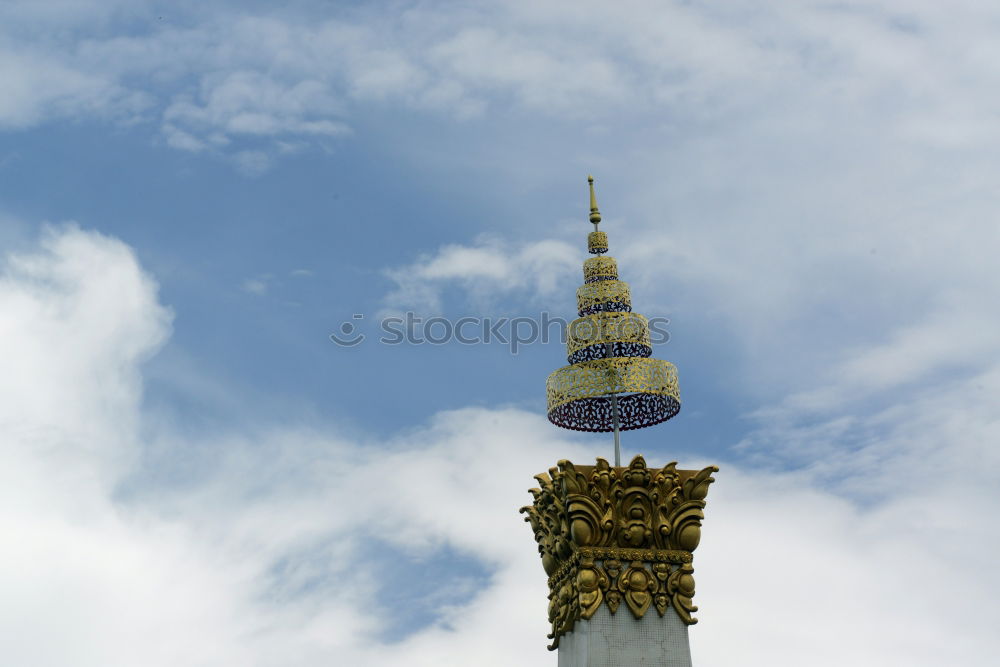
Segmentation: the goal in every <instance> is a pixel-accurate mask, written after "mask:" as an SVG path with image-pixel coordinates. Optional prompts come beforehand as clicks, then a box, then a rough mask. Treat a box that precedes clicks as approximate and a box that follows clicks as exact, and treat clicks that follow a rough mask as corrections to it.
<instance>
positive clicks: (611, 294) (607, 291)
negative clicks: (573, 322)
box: [576, 280, 632, 317]
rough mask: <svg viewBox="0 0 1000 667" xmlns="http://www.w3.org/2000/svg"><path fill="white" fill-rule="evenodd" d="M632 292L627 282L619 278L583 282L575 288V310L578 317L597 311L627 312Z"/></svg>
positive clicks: (630, 306)
mask: <svg viewBox="0 0 1000 667" xmlns="http://www.w3.org/2000/svg"><path fill="white" fill-rule="evenodd" d="M631 310H632V294H631V291H630V290H629V287H628V283H625V282H622V281H620V280H599V281H597V282H593V283H584V284H583V285H580V287H579V288H577V290H576V311H577V313H578V314H579V315H580V317H585V316H586V315H591V314H593V313H598V312H629V311H631Z"/></svg>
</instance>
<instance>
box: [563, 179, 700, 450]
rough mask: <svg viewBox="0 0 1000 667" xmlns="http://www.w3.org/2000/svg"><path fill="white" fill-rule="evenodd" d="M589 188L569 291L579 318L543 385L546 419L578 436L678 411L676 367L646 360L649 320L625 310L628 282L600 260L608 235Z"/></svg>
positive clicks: (648, 422)
mask: <svg viewBox="0 0 1000 667" xmlns="http://www.w3.org/2000/svg"><path fill="white" fill-rule="evenodd" d="M587 180H588V182H589V183H590V222H592V223H593V224H594V231H593V232H591V233H590V235H589V236H588V237H587V245H588V248H589V250H590V252H591V254H593V255H595V256H594V257H591V258H590V259H588V260H586V261H585V262H584V263H583V285H582V286H580V288H579V289H578V290H577V291H576V304H577V311H578V313H579V315H580V318H579V319H577V320H574V321H573V322H572V324H570V326H569V331H568V335H567V342H566V353H567V357H566V360H567V361H568V362H569V366H563V367H562V368H560V369H559V370H557V371H555V372H553V373H552V374H551V375H549V378H548V381H547V382H546V393H547V394H548V416H549V421H551V422H552V423H553V424H555V425H556V426H562V427H563V428H570V429H575V430H578V431H601V432H606V431H615V433H616V434H617V432H618V430H619V429H620V430H623V431H625V430H629V429H636V428H643V427H645V426H652V425H654V424H659V423H660V422H664V421H666V420H668V419H670V418H671V417H673V416H674V415H676V414H677V412H678V411H679V410H680V409H681V403H680V390H679V388H678V385H677V369H676V368H675V367H674V365H673V364H671V363H670V362H667V361H661V360H659V359H653V358H651V357H650V355H651V354H652V353H653V349H652V347H651V346H650V340H649V323H648V321H647V320H646V318H645V317H643V316H642V315H640V314H638V313H633V312H632V299H631V295H630V293H629V286H628V283H624V282H622V281H620V280H618V265H617V263H616V262H615V260H614V258H613V257H607V256H605V254H604V253H606V252H607V251H608V236H607V234H605V233H604V232H602V231H600V230H599V229H598V226H599V224H600V222H601V213H600V211H599V210H598V209H597V199H596V197H595V196H594V179H593V177H588V178H587Z"/></svg>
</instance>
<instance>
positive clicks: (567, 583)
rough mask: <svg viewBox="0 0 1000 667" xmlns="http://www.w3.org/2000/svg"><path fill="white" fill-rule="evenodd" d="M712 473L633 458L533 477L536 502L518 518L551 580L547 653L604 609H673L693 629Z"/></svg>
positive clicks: (566, 465) (564, 465)
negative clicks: (696, 559)
mask: <svg viewBox="0 0 1000 667" xmlns="http://www.w3.org/2000/svg"><path fill="white" fill-rule="evenodd" d="M717 471H718V468H716V467H715V466H710V467H708V468H705V469H703V470H698V471H696V470H678V469H677V467H676V463H670V464H669V465H667V466H665V467H663V468H659V469H655V468H647V466H646V462H645V460H644V459H643V458H642V457H641V456H637V457H635V458H634V459H632V462H631V463H630V464H629V465H628V466H626V467H612V466H610V465H609V464H608V462H607V461H606V460H604V459H601V458H599V459H597V464H596V465H593V466H575V465H573V463H571V462H570V461H565V460H564V461H560V462H559V465H558V466H557V467H555V468H551V469H549V472H548V474H545V473H543V474H541V475H537V476H536V477H535V479H537V480H538V482H539V488H535V489H531V493H532V496H533V497H534V503H533V504H532V505H529V506H527V507H523V508H521V512H523V513H524V514H526V515H527V516H526V518H525V520H526V521H528V522H529V523H530V524H531V527H532V530H533V531H534V534H535V540H536V542H537V543H538V551H539V554H540V555H541V557H542V566H543V567H544V569H545V572H546V574H548V575H549V622H550V623H551V625H552V632H551V633H550V634H549V638H550V639H552V640H553V642H552V644H551V645H550V646H549V648H550V649H555V648H556V647H558V645H559V638H560V637H561V636H562V635H563V634H565V633H566V632H569V631H571V630H572V629H573V627H574V625H575V623H576V622H577V621H578V620H580V619H589V618H591V617H592V616H593V614H594V613H595V612H596V611H597V609H598V608H600V606H601V604H607V606H608V610H609V611H610V612H611V613H612V614H613V613H615V612H616V611H617V610H618V608H619V605H620V604H621V602H623V601H624V602H625V605H626V606H627V607H628V608H629V610H630V611H631V612H632V614H633V615H634V616H635V617H636V618H642V617H643V616H644V615H645V613H646V612H647V610H648V609H649V607H650V606H653V607H654V608H655V609H656V611H657V613H658V614H659V615H661V616H662V615H663V614H665V613H666V611H667V609H668V607H673V609H674V610H675V611H676V612H677V614H678V616H679V617H680V618H681V620H682V621H683V622H684V623H687V624H693V623H696V622H697V621H696V619H695V618H693V616H692V613H693V612H695V611H697V607H696V606H695V605H694V603H693V601H692V598H693V597H694V590H695V587H694V576H693V575H694V568H693V567H692V565H691V561H692V554H691V552H692V551H693V550H694V549H695V548H696V547H697V546H698V542H699V541H700V537H701V521H702V520H703V519H704V512H703V510H704V508H705V497H706V496H707V494H708V487H709V485H710V484H712V482H714V481H715V480H714V478H713V477H712V474H713V473H715V472H717ZM623 563H628V566H627V567H625V566H623V565H622V564H623Z"/></svg>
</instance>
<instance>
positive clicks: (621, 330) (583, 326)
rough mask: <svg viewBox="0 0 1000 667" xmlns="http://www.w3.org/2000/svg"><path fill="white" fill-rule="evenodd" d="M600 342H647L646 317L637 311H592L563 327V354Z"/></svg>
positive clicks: (571, 353) (647, 323) (648, 343)
mask: <svg viewBox="0 0 1000 667" xmlns="http://www.w3.org/2000/svg"><path fill="white" fill-rule="evenodd" d="M600 343H638V344H640V345H647V346H648V345H651V343H650V342H649V320H647V319H646V318H645V316H643V315H640V314H639V313H626V312H610V313H594V314H593V315H587V316H586V317H581V318H578V319H575V320H573V321H572V322H570V323H569V327H567V331H566V354H567V355H568V356H572V355H573V353H574V352H576V351H578V350H582V349H583V348H585V347H590V346H591V345H597V344H600Z"/></svg>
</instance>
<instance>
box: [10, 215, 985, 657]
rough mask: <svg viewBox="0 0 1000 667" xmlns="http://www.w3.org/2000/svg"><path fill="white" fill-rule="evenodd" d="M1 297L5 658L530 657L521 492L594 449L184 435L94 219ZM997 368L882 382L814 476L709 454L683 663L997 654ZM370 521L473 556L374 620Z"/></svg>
mask: <svg viewBox="0 0 1000 667" xmlns="http://www.w3.org/2000/svg"><path fill="white" fill-rule="evenodd" d="M0 304H2V306H3V307H2V308H0V313H3V316H2V319H0V337H2V340H0V344H2V349H3V351H4V352H3V355H0V363H2V364H3V365H4V368H3V370H4V372H3V373H2V374H0V378H2V381H0V392H2V394H0V397H2V399H3V400H0V423H2V425H3V432H4V434H5V438H7V440H6V445H5V447H4V448H2V449H0V476H2V480H0V481H2V484H0V501H2V502H0V523H2V527H3V531H2V534H3V535H4V536H5V537H4V538H3V545H2V546H3V548H2V549H0V592H2V595H0V599H2V600H3V604H0V622H2V624H3V626H4V627H5V628H8V629H9V630H11V631H10V632H7V633H5V638H4V640H3V646H2V649H0V650H2V651H3V654H4V656H5V659H6V660H8V661H10V662H11V663H13V664H33V665H63V664H68V663H72V664H74V665H81V666H84V667H85V666H87V665H101V666H102V667H107V666H109V665H133V664H143V665H150V666H152V667H155V665H160V664H162V665H168V664H170V665H176V664H213V665H225V664H233V665H283V666H285V665H311V664H327V663H329V661H330V659H331V657H332V656H336V659H337V660H339V661H340V662H343V663H344V664H364V665H373V666H378V665H386V666H389V665H399V664H407V665H417V666H419V665H425V664H426V665H456V666H458V665H465V664H468V662H469V660H470V656H476V658H475V659H476V661H477V664H484V665H493V664H495V665H510V664H523V665H545V664H551V662H552V660H553V659H554V658H553V656H551V655H550V654H548V653H547V652H546V651H545V650H544V643H545V639H544V633H545V606H546V600H545V591H544V575H543V572H542V570H541V566H540V564H539V563H538V562H537V555H536V553H535V549H534V544H533V540H532V538H531V536H530V531H529V529H528V527H527V526H526V525H525V524H523V523H522V521H521V518H520V517H519V516H518V515H517V513H516V509H517V507H519V506H520V505H521V504H524V503H526V502H528V500H529V498H530V497H529V496H528V494H527V493H526V489H527V488H528V487H529V486H532V485H533V482H532V480H531V475H532V474H534V473H536V472H540V471H542V470H544V469H546V468H547V467H549V466H550V465H552V464H553V463H554V462H555V461H556V460H557V459H558V458H562V457H567V458H571V459H576V460H578V461H582V460H587V459H589V458H591V457H592V456H593V455H594V452H595V450H594V448H593V447H584V446H582V445H580V444H578V442H579V441H578V440H576V439H575V438H574V439H569V438H568V436H567V437H561V436H560V433H558V432H556V431H554V430H553V429H552V428H551V427H550V426H549V425H548V424H546V423H545V422H544V420H543V419H542V418H541V417H540V416H538V415H534V414H530V413H525V412H521V411H518V410H489V409H480V408H476V409H466V410H459V411H454V412H447V413H442V414H439V415H437V416H435V417H434V418H433V419H431V420H430V422H429V423H428V424H427V425H426V426H424V427H422V428H420V429H417V430H415V431H411V432H409V433H407V434H406V435H403V436H400V437H398V438H396V439H393V440H391V441H388V442H384V443H375V442H367V443H363V444H362V443H356V442H351V441H349V440H346V439H344V438H342V437H340V436H338V435H337V434H336V433H335V432H330V431H329V430H326V431H317V430H313V429H308V428H304V427H302V426H298V425H295V424H277V425H275V426H274V428H273V429H272V430H270V431H269V432H262V433H258V434H256V435H255V436H253V437H252V438H249V439H247V438H245V437H243V436H236V435H232V436H226V435H218V436H215V437H214V438H213V439H212V440H211V441H204V442H191V441H189V440H187V439H185V438H181V437H179V436H177V435H175V434H174V433H173V432H171V431H170V430H169V429H168V428H165V427H164V426H163V425H162V424H161V423H156V422H152V421H149V422H144V416H143V412H142V408H141V401H140V397H141V383H140V372H141V371H140V364H141V362H142V360H143V359H145V358H146V357H147V356H148V355H149V354H150V353H152V352H153V351H154V350H155V349H156V348H157V347H158V346H159V345H161V344H162V342H163V341H164V339H165V337H166V336H167V334H168V332H169V321H170V317H169V311H167V310H166V309H164V308H163V307H162V306H160V305H159V304H158V302H157V297H156V288H155V284H154V283H153V281H152V280H151V279H150V278H149V277H148V276H146V275H145V274H144V273H142V271H141V270H140V268H139V267H138V265H137V263H136V261H135V258H134V256H133V255H132V253H131V252H129V250H128V249H127V248H126V247H125V246H123V245H122V244H121V243H119V242H117V241H115V240H112V239H108V238H106V237H102V236H100V235H97V234H93V233H90V232H82V231H79V230H76V229H73V228H70V229H67V230H63V231H58V232H52V233H50V234H49V235H48V236H47V237H46V238H45V240H44V241H43V244H42V246H41V248H40V249H38V250H37V251H33V252H31V253H22V254H19V255H16V256H12V257H10V258H8V260H7V264H6V269H5V271H4V274H3V278H2V280H0ZM977 387H978V389H977ZM977 391H978V392H980V393H979V394H978V396H979V399H978V400H967V399H970V398H973V396H974V395H975V392H977ZM997 391H1000V374H998V373H996V371H995V370H991V371H989V372H986V373H983V374H981V375H979V376H977V377H975V378H973V379H970V381H969V382H968V383H967V384H966V385H963V386H962V388H961V391H957V392H956V391H950V390H949V391H941V392H937V393H935V392H928V393H927V394H926V395H925V396H924V397H923V399H922V400H921V401H919V402H916V403H911V402H909V401H908V400H906V401H904V402H901V403H899V404H895V405H892V406H890V407H888V408H887V409H886V410H885V411H883V412H882V413H880V414H879V415H875V416H873V417H872V418H871V419H870V420H869V422H868V424H867V427H869V428H873V429H874V428H880V429H881V433H880V435H879V437H877V438H872V439H870V440H868V441H865V440H864V439H855V441H854V443H853V444H854V445H855V447H854V452H853V453H852V454H850V455H846V454H844V453H843V451H842V450H841V451H838V452H837V454H836V456H831V457H830V458H828V459H825V460H824V459H819V460H817V464H820V465H819V467H818V468H817V469H814V470H813V471H811V472H800V473H794V474H793V473H787V472H769V471H767V470H757V471H752V470H747V469H743V470H741V469H740V468H739V467H737V466H735V465H732V464H725V462H722V463H723V465H724V468H723V471H722V472H721V473H720V474H719V475H718V478H719V482H718V483H717V484H716V485H714V486H713V489H712V493H711V495H710V498H709V509H708V520H707V521H706V526H705V538H704V541H703V545H702V547H701V548H700V549H699V553H698V558H697V561H696V564H697V567H698V576H699V595H698V599H697V601H698V602H699V604H700V605H701V607H702V610H701V612H700V613H699V615H700V617H701V618H702V622H701V624H699V625H698V626H696V627H694V628H693V629H692V638H693V648H694V652H695V655H696V657H697V659H698V660H699V662H700V664H705V665H723V664H732V663H733V662H734V661H738V662H739V663H740V664H741V665H748V666H750V667H753V666H754V665H772V664H775V663H781V664H810V665H817V666H819V667H822V666H823V665H827V664H829V665H833V664H838V665H839V664H842V663H843V662H844V661H845V660H846V661H848V662H852V663H854V664H906V665H913V666H915V667H919V666H920V665H939V664H942V662H956V663H958V664H963V665H977V664H982V665H987V664H992V656H993V655H994V654H995V652H996V648H997V645H996V639H995V632H994V628H995V626H996V623H997V621H998V620H1000V619H997V617H996V614H997V611H996V606H995V604H994V603H993V600H992V599H991V591H993V590H995V589H996V587H997V585H998V584H1000V581H998V575H997V574H996V571H995V568H993V566H992V563H991V562H990V561H989V556H988V555H989V554H991V553H993V552H994V551H995V550H996V548H997V546H998V545H1000V544H998V542H1000V540H998V534H997V531H998V528H997V525H996V523H995V522H994V521H992V517H991V516H990V511H991V508H992V506H993V505H995V503H996V501H997V500H998V498H997V493H998V492H997V490H996V486H995V483H994V479H995V473H996V469H997V466H996V463H997V460H996V459H997V455H996V454H995V453H991V452H990V443H993V442H995V441H996V438H997V435H998V433H997V432H996V429H997V422H996V419H995V407H994V406H993V405H992V401H991V397H993V396H995V395H996V392H997ZM969 392H971V394H970V393H969ZM893 410H896V411H903V412H904V413H905V414H904V415H892V414H890V413H891V412H892V411H893ZM911 410H912V412H911ZM904 417H905V418H904ZM789 433H791V431H789V430H785V431H784V432H783V434H784V435H787V434H789ZM765 435H766V434H765ZM470 443H472V444H473V445H474V446H470ZM831 444H840V443H831ZM765 445H766V443H765ZM765 445H761V446H765ZM165 453H166V454H168V455H167V456H163V454H165ZM929 453H930V454H932V456H930V457H928V454H929ZM676 456H677V457H678V458H680V459H681V461H682V464H684V465H688V466H691V467H694V466H697V465H701V464H702V463H704V462H702V461H699V460H696V457H695V456H692V454H691V453H690V452H684V451H678V452H676ZM153 461H156V462H157V463H156V466H157V467H156V469H152V468H150V467H149V466H150V465H152V463H151V462H153ZM824 461H825V462H826V463H827V464H828V465H827V466H825V467H824V466H823V465H821V464H823V463H824ZM161 465H168V466H176V470H170V469H166V470H164V469H162V468H160V466H161ZM831 478H835V479H836V480H837V483H836V484H835V485H833V486H831V485H830V484H829V480H830V479H831ZM164 480H175V481H172V482H167V481H164ZM830 489H832V490H830ZM851 498H861V499H862V500H858V501H855V500H851ZM369 537H375V538H378V539H380V540H382V541H383V543H386V544H388V545H390V546H391V547H392V548H394V549H397V550H399V551H401V552H403V553H420V554H425V555H426V556H427V557H430V558H434V557H435V555H436V554H438V550H439V549H440V548H441V547H442V546H444V545H449V546H450V547H451V548H452V549H454V550H457V551H458V552H460V553H463V554H467V555H468V556H470V557H473V558H475V559H477V560H480V561H481V562H483V563H484V564H485V565H487V566H488V567H490V568H492V569H493V574H492V576H491V577H490V578H489V579H488V580H486V581H484V582H483V584H482V585H483V588H482V590H481V591H479V592H478V594H477V595H475V596H474V597H472V598H471V599H456V600H454V601H453V602H454V606H453V607H452V608H450V609H444V610H442V616H441V617H440V618H438V619H434V620H433V622H432V623H431V624H430V625H429V626H428V627H426V628H424V629H422V630H419V631H417V632H416V633H414V634H412V635H410V636H409V637H407V638H405V639H402V640H401V641H398V642H393V643H385V642H384V641H382V640H380V639H379V638H378V630H379V628H380V627H382V626H383V625H384V619H385V618H386V617H390V616H391V615H392V614H394V613H395V610H394V609H392V608H386V607H384V606H382V605H380V603H379V596H378V591H379V590H380V589H379V586H380V585H381V582H382V581H383V580H384V576H383V575H384V573H383V572H382V571H381V570H380V569H379V568H383V567H385V563H384V559H383V560H379V559H373V560H369V559H371V558H372V557H373V556H374V553H373V552H372V551H369V549H371V548H372V547H371V544H370V543H369V542H368V541H367V538H369ZM369 563H372V565H371V566H369V565H368V564H369ZM412 576H414V577H419V576H420V570H419V569H417V570H415V571H414V572H413V574H412ZM404 580H405V579H404ZM441 585H443V586H449V585H450V584H449V582H448V581H446V580H445V581H442V582H441ZM958 611H960V612H961V613H958ZM498 626H502V627H503V628H504V632H502V633H499V632H497V631H496V628H497V627H498ZM53 636H58V637H59V638H60V641H58V642H53V641H50V639H51V637H53ZM826 643H833V644H835V645H836V650H835V651H826V650H821V648H817V647H821V646H823V645H825V644H826Z"/></svg>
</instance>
